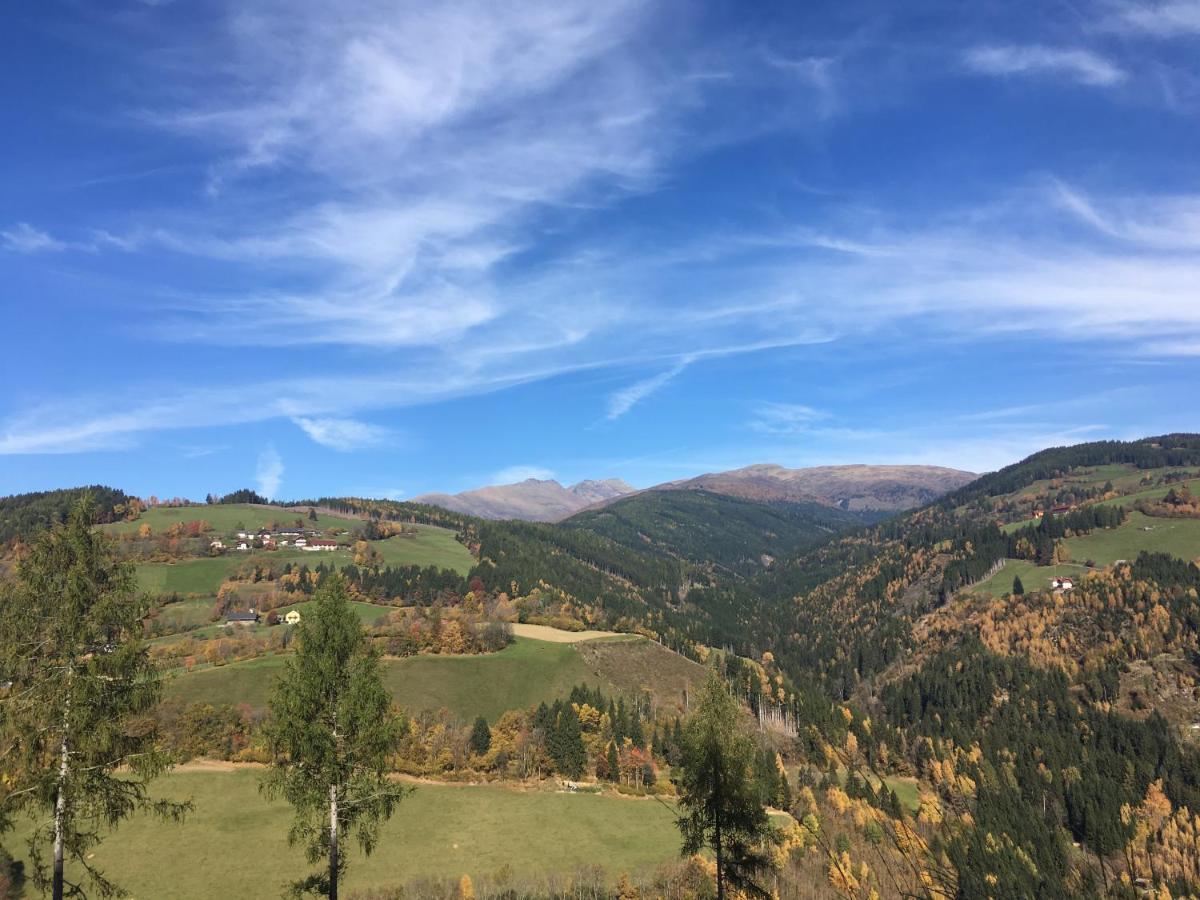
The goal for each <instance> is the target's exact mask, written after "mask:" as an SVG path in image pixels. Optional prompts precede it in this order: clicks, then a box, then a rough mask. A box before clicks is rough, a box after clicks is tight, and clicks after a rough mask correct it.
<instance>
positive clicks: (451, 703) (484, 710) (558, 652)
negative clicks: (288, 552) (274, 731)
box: [165, 604, 611, 722]
mask: <svg viewBox="0 0 1200 900" xmlns="http://www.w3.org/2000/svg"><path fill="white" fill-rule="evenodd" d="M362 605H364V606H365V605H367V604H362ZM377 608H379V609H382V608H383V607H377ZM286 658H287V657H286V656H285V655H280V654H272V655H269V656H261V657H258V658H256V659H250V660H246V661H244V662H236V663H230V664H229V665H225V666H214V667H206V668H199V669H195V670H194V671H192V672H180V673H177V674H176V675H174V676H173V677H172V679H171V681H170V682H169V684H168V685H167V688H166V692H165V693H166V696H167V697H171V698H178V699H181V700H184V701H186V702H204V703H231V704H237V703H248V704H250V706H252V707H255V708H257V709H261V708H263V707H265V706H266V704H267V699H268V697H269V696H270V692H271V684H272V682H273V681H274V678H275V676H276V674H277V673H278V671H279V669H280V667H282V666H283V663H284V661H285V660H286ZM383 679H384V683H385V684H386V685H387V687H388V689H389V690H391V692H392V695H393V696H394V697H395V698H396V701H397V702H398V703H399V704H400V705H401V706H402V707H404V708H405V709H407V710H409V711H413V712H415V711H418V710H423V709H441V708H443V707H445V708H446V709H449V710H451V711H452V712H454V713H455V714H457V715H458V716H460V717H461V718H462V719H464V720H470V719H473V718H474V717H475V716H480V715H482V716H484V717H486V718H487V719H488V721H493V722H494V721H495V720H496V719H497V718H499V716H500V714H501V713H503V712H504V711H505V710H509V709H523V708H525V707H529V706H536V705H537V704H538V703H541V702H542V701H543V700H545V701H547V702H549V701H553V700H554V699H556V698H558V697H565V696H566V695H567V694H568V693H570V691H571V688H573V687H574V686H575V685H577V684H581V683H587V684H597V683H600V684H601V686H602V687H605V688H608V689H611V688H609V686H608V685H607V684H604V683H603V682H602V681H601V679H599V678H598V676H597V675H596V674H595V673H594V672H592V671H591V670H590V669H589V668H588V666H587V665H586V664H585V663H584V661H583V658H582V657H581V656H580V655H579V653H578V652H577V651H576V649H575V647H574V646H573V645H571V644H553V643H549V642H547V641H535V640H531V639H528V638H521V639H518V640H517V641H514V642H513V643H512V644H511V645H510V646H508V647H506V648H505V649H504V650H501V651H500V652H499V653H484V654H478V655H471V656H429V655H423V656H410V657H407V658H404V659H385V660H384V661H383Z"/></svg>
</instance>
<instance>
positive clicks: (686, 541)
mask: <svg viewBox="0 0 1200 900" xmlns="http://www.w3.org/2000/svg"><path fill="white" fill-rule="evenodd" d="M870 519H871V516H870V515H864V514H856V513H851V512H847V511H844V510H841V509H838V508H836V507H829V506H823V505H821V504H819V503H811V502H805V503H785V502H771V503H763V502H756V501H749V500H742V499H740V498H737V497H729V496H725V495H722V494H715V493H711V492H709V491H704V490H688V491H644V492H642V493H639V494H636V495H634V496H632V497H624V498H622V499H620V500H617V501H615V502H613V503H609V504H607V505H605V506H603V507H602V508H599V509H590V510H585V511H583V512H581V513H577V514H576V515H574V516H572V517H571V518H569V519H567V520H565V521H564V522H562V523H561V525H562V527H563V528H568V529H575V530H580V531H589V532H591V533H593V534H598V535H603V536H605V537H607V538H610V539H612V540H614V541H616V542H617V543H619V544H621V545H622V546H625V547H628V548H630V549H631V550H633V551H636V552H644V553H651V554H654V555H656V556H663V557H668V558H674V559H681V560H686V561H687V562H689V563H691V564H692V565H693V566H696V567H698V568H700V569H702V570H704V571H706V572H708V573H710V574H712V575H714V576H720V575H726V576H738V577H748V576H751V575H754V574H756V573H758V572H761V571H762V570H763V569H765V568H767V567H769V566H770V565H771V563H772V562H773V561H774V559H775V558H777V557H780V556H784V555H790V554H793V553H795V552H797V551H798V550H799V549H800V548H802V547H805V546H811V545H814V544H818V543H822V542H824V541H826V540H828V539H829V538H831V537H833V536H834V535H837V534H841V533H843V532H845V531H849V530H851V529H853V528H858V527H861V526H862V525H864V524H866V523H867V522H868V521H870Z"/></svg>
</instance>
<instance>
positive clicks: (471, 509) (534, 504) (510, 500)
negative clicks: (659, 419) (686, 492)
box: [413, 478, 635, 522]
mask: <svg viewBox="0 0 1200 900" xmlns="http://www.w3.org/2000/svg"><path fill="white" fill-rule="evenodd" d="M634 490H635V489H634V488H633V487H631V486H630V485H628V484H626V483H625V482H624V481H621V479H619V478H606V479H603V480H598V481H595V480H586V481H581V482H579V483H578V484H573V485H571V486H569V487H563V486H562V485H561V484H559V483H558V482H557V481H554V480H553V479H545V480H543V479H538V478H527V479H525V480H524V481H519V482H517V483H516V484H496V485H489V486H487V487H481V488H476V489H474V490H470V491H463V492H462V493H460V494H424V495H422V496H420V497H414V498H413V502H414V503H427V504H429V505H431V506H440V507H442V508H443V509H449V510H452V511H454V512H460V513H466V514H467V515H472V516H479V517H480V518H481V519H525V520H527V521H531V522H554V521H557V520H559V519H564V518H566V517H567V516H569V515H572V514H573V513H576V512H578V511H579V510H581V509H583V508H584V507H586V506H592V505H594V504H596V503H602V502H604V501H607V500H613V499H616V498H617V497H623V496H625V495H626V494H632V493H633V492H634Z"/></svg>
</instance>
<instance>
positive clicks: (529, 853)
mask: <svg viewBox="0 0 1200 900" xmlns="http://www.w3.org/2000/svg"><path fill="white" fill-rule="evenodd" d="M260 776H261V771H260V770H257V769H240V770H237V771H233V772H204V771H198V772H197V771H181V772H177V773H175V774H172V775H169V776H166V777H164V778H162V779H160V780H159V781H158V782H157V783H156V784H155V786H154V788H153V793H154V794H155V795H156V796H160V797H168V798H170V799H172V800H185V799H191V800H192V802H193V803H194V804H195V809H194V811H193V812H192V813H191V814H190V815H189V816H188V818H187V820H186V821H185V822H183V823H180V824H175V823H163V822H160V821H158V820H154V819H150V818H148V817H146V816H142V815H138V816H135V817H134V818H133V819H131V820H130V821H128V822H126V823H124V824H122V825H121V827H120V828H119V829H118V830H117V831H116V832H114V833H112V834H111V835H110V836H108V837H107V838H106V840H105V841H104V843H103V844H101V845H100V847H99V848H98V849H97V850H96V852H95V859H94V860H92V862H93V863H95V864H96V865H97V866H99V867H100V868H101V869H103V871H104V872H105V874H106V875H108V876H109V877H110V878H112V879H114V880H116V881H117V882H118V883H120V884H121V885H122V887H124V888H126V889H127V890H128V891H129V895H130V896H131V897H132V898H135V900H150V898H167V897H170V898H172V900H227V898H234V897H237V898H251V897H256V898H257V897H264V898H265V897H278V896H280V895H281V893H282V889H283V886H284V883H285V882H287V881H290V880H293V879H296V878H299V877H302V876H303V875H304V874H307V873H308V872H310V871H313V870H314V869H315V868H316V867H315V866H309V865H308V864H307V863H306V862H305V859H304V854H303V852H302V850H301V849H299V848H294V847H289V846H288V843H287V832H288V828H289V826H290V824H291V808H290V807H289V806H288V805H287V804H286V803H284V802H283V801H274V802H269V801H267V800H266V799H265V798H264V797H263V796H262V795H261V794H260V793H259V791H258V783H259V778H260ZM27 833H28V824H23V827H22V828H21V829H19V830H18V832H17V833H14V834H11V835H9V836H8V838H7V839H6V841H5V844H6V846H8V847H9V848H10V850H11V851H12V852H13V853H14V855H16V856H17V858H18V859H21V858H24V856H25V852H26V849H25V847H26V845H25V838H26V836H27ZM350 843H351V842H350V841H347V844H350ZM347 849H349V850H350V852H349V863H350V865H349V870H348V872H347V876H346V880H345V881H344V882H343V890H344V891H345V892H346V893H349V892H350V891H353V890H356V889H360V890H361V889H367V888H372V887H384V886H387V885H394V884H398V883H402V882H405V881H408V880H410V879H413V878H417V877H426V876H437V877H446V878H454V879H456V880H457V879H458V878H459V877H460V876H461V875H463V874H464V873H466V874H469V875H471V876H472V878H473V879H476V880H478V879H479V878H480V877H481V876H487V875H491V874H493V873H495V872H497V871H498V870H499V869H500V868H501V867H503V866H505V865H506V864H507V865H508V866H510V867H511V871H512V872H513V873H514V876H517V877H519V876H521V875H523V874H534V873H537V874H545V873H558V872H561V873H570V872H572V871H574V870H575V869H577V868H580V867H583V866H602V867H604V868H605V869H606V870H608V871H610V872H611V873H612V878H613V880H614V881H615V880H616V878H617V877H618V875H619V873H620V872H622V871H642V870H648V869H653V868H656V867H657V866H659V865H661V864H663V863H668V862H671V861H672V860H674V859H676V858H677V856H678V853H679V833H678V831H677V830H676V828H675V826H674V822H673V812H672V808H671V807H670V806H668V805H664V804H663V803H660V802H657V801H655V800H651V799H630V798H623V797H615V796H612V795H592V794H565V793H555V792H551V791H536V790H528V791H523V790H518V789H512V788H507V787H502V786H494V785H478V786H468V785H464V786H442V785H419V786H418V787H417V789H416V791H415V792H414V793H413V794H412V795H411V796H409V797H408V798H407V799H405V800H404V802H403V803H401V804H400V806H399V807H398V808H397V812H396V815H395V816H394V818H393V819H392V821H391V822H389V823H388V824H386V825H384V826H383V828H382V830H381V832H380V841H379V846H378V847H377V849H376V850H375V853H374V854H373V855H371V856H369V857H364V856H363V855H362V854H361V853H360V852H359V851H358V848H357V847H356V846H355V847H353V849H350V848H349V847H348V848H347ZM73 874H74V873H73V870H71V868H70V867H68V872H67V876H68V878H70V877H71V876H72V875H73Z"/></svg>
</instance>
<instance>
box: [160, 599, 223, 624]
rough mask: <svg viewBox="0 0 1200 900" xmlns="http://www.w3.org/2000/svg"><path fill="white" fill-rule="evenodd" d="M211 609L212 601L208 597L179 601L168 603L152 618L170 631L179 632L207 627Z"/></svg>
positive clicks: (210, 617)
mask: <svg viewBox="0 0 1200 900" xmlns="http://www.w3.org/2000/svg"><path fill="white" fill-rule="evenodd" d="M212 609H213V601H212V600H211V599H210V598H208V597H200V598H197V599H194V600H180V601H179V602H178V603H168V604H167V605H166V606H164V607H163V608H162V609H161V610H159V611H158V614H157V615H155V617H154V618H155V620H157V621H158V622H161V623H162V624H163V625H164V626H166V627H167V628H169V629H171V630H172V631H176V632H180V631H186V630H187V629H188V628H192V627H197V628H198V627H200V626H203V625H208V624H209V623H210V621H211V619H212Z"/></svg>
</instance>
